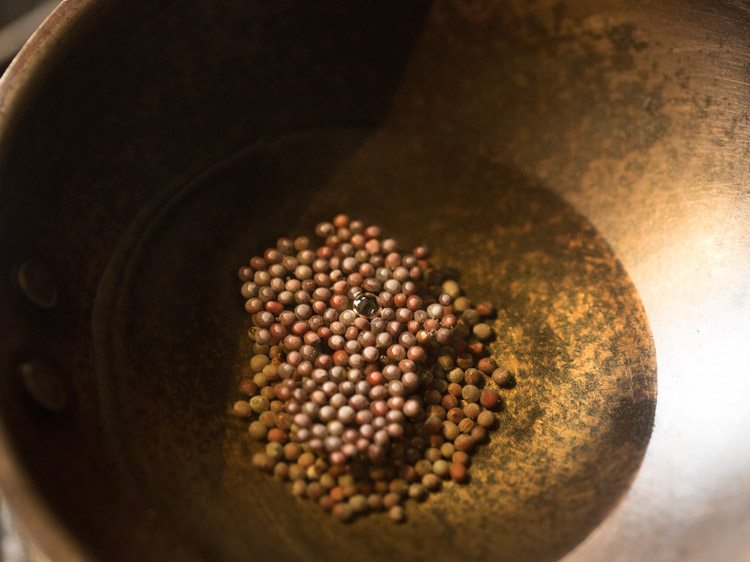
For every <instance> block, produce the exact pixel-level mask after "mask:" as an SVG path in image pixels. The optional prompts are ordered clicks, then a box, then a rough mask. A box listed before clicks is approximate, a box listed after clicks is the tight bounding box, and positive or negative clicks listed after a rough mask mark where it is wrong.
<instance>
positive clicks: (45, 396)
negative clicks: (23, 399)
mask: <svg viewBox="0 0 750 562" xmlns="http://www.w3.org/2000/svg"><path fill="white" fill-rule="evenodd" d="M18 373H19V375H20V376H21V381H22V382H23V386H24V388H25V389H26V392H28V393H29V396H31V398H32V399H33V400H34V401H35V402H36V403H37V404H38V405H39V406H41V407H42V408H44V409H45V410H47V411H49V412H60V411H61V410H63V409H64V408H65V406H66V405H67V404H68V396H67V392H66V391H65V386H64V384H63V381H62V379H61V378H60V374H59V373H58V371H57V370H56V369H54V368H53V367H52V366H51V365H49V364H48V363H46V362H45V361H41V360H38V359H32V360H30V361H25V362H23V363H21V364H20V365H19V366H18Z"/></svg>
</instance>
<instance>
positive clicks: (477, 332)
mask: <svg viewBox="0 0 750 562" xmlns="http://www.w3.org/2000/svg"><path fill="white" fill-rule="evenodd" d="M472 333H473V334H474V336H475V337H476V338H477V339H479V340H481V341H487V340H488V339H490V338H491V337H492V328H490V326H489V324H485V323H484V322H480V323H479V324H476V325H475V326H474V328H472Z"/></svg>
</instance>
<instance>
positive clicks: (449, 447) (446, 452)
mask: <svg viewBox="0 0 750 562" xmlns="http://www.w3.org/2000/svg"><path fill="white" fill-rule="evenodd" d="M454 452H456V447H455V446H454V445H453V443H443V445H442V446H441V447H440V455H441V456H442V457H443V458H444V459H449V458H451V456H453V453H454ZM433 465H434V463H433ZM434 468H435V467H434V466H433V470H434Z"/></svg>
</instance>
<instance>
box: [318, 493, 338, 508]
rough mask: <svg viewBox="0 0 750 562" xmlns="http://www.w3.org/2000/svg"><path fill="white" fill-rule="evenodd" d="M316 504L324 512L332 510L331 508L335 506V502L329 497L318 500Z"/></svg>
mask: <svg viewBox="0 0 750 562" xmlns="http://www.w3.org/2000/svg"><path fill="white" fill-rule="evenodd" d="M318 504H320V507H322V508H323V509H325V510H326V511H330V510H331V509H333V506H334V505H336V502H335V500H334V499H333V498H332V497H331V496H323V497H321V498H320V500H318Z"/></svg>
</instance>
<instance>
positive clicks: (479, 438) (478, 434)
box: [471, 425, 487, 443]
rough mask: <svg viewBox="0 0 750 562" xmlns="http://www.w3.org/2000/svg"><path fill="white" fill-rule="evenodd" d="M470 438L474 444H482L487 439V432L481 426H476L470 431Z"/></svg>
mask: <svg viewBox="0 0 750 562" xmlns="http://www.w3.org/2000/svg"><path fill="white" fill-rule="evenodd" d="M471 438H472V439H473V440H474V441H475V442H476V443H483V442H484V441H485V440H486V439H487V430H486V429H485V428H483V427H482V426H481V425H478V426H476V427H474V429H472V430H471Z"/></svg>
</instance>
